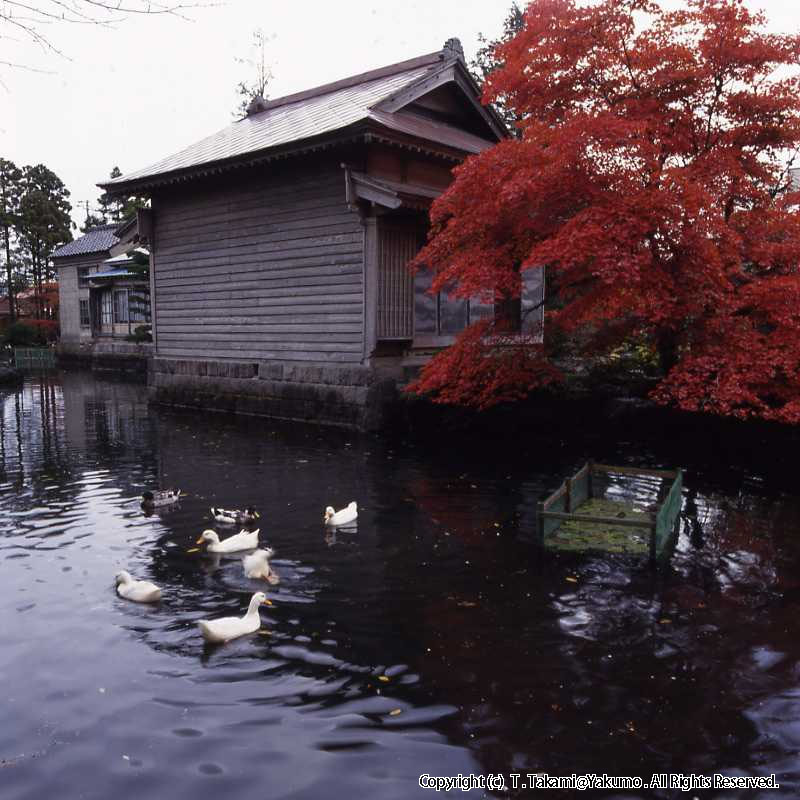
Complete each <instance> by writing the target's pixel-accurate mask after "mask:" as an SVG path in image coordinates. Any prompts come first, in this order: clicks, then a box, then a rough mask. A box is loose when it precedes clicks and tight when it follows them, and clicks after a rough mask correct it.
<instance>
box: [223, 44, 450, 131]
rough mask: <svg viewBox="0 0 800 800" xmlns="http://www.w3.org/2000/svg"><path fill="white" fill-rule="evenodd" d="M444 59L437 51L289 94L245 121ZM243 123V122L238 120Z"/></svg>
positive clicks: (272, 102)
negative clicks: (312, 98)
mask: <svg viewBox="0 0 800 800" xmlns="http://www.w3.org/2000/svg"><path fill="white" fill-rule="evenodd" d="M442 58H443V55H442V51H441V50H436V51H435V52H433V53H427V54H426V55H424V56H417V57H416V58H409V59H407V60H406V61H398V62H397V63H395V64H389V65H387V66H385V67H379V68H378V69H373V70H369V71H368V72H361V73H359V74H358V75H350V76H348V77H346V78H341V79H340V80H338V81H332V82H331V83H323V84H321V85H319V86H314V87H312V88H311V89H304V90H303V91H301V92H295V93H294V94H287V95H284V96H283V97H276V98H275V99H274V100H268V101H267V102H266V103H265V104H264V106H263V107H262V109H261V110H260V111H258V112H257V113H256V114H252V115H251V116H250V117H244V119H252V118H253V117H258V116H259V115H260V114H263V113H265V112H266V111H270V110H272V109H273V108H280V106H287V105H290V104H291V103H297V102H299V101H300V100H308V99H309V98H311V97H317V96H320V95H323V94H330V93H331V92H335V91H338V90H339V89H347V88H348V87H350V86H357V85H358V84H360V83H367V82H368V81H371V80H378V79H379V78H386V77H388V76H389V75H395V74H397V73H399V72H406V71H407V70H411V69H416V68H418V67H425V66H429V65H433V64H436V63H438V62H440V61H441V60H442ZM238 121H239V122H241V121H242V120H238Z"/></svg>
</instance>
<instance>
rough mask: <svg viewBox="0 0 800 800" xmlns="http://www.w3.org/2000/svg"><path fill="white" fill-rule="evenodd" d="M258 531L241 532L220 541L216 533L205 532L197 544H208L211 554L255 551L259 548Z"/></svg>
mask: <svg viewBox="0 0 800 800" xmlns="http://www.w3.org/2000/svg"><path fill="white" fill-rule="evenodd" d="M258 531H259V529H256V530H254V531H244V530H242V531H239V533H237V534H234V535H233V536H229V537H228V538H227V539H223V540H222V541H220V539H219V536H218V535H217V532H216V531H203V533H202V534H201V536H200V538H199V539H198V540H197V544H203V542H208V552H209V553H238V552H239V551H240V550H254V549H255V548H256V547H258Z"/></svg>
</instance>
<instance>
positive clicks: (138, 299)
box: [128, 286, 150, 322]
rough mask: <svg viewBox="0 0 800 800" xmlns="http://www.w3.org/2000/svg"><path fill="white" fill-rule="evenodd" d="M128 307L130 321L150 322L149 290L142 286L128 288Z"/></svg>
mask: <svg viewBox="0 0 800 800" xmlns="http://www.w3.org/2000/svg"><path fill="white" fill-rule="evenodd" d="M128 309H129V313H130V317H131V322H150V292H149V291H148V290H147V289H146V288H145V287H144V286H141V287H135V288H132V289H129V290H128Z"/></svg>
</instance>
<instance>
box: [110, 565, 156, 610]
mask: <svg viewBox="0 0 800 800" xmlns="http://www.w3.org/2000/svg"><path fill="white" fill-rule="evenodd" d="M117 594H118V595H119V596H120V597H124V598H125V599H126V600H133V601H134V603H157V602H158V601H159V600H160V599H161V589H159V588H158V586H156V585H155V584H154V583H150V581H137V580H135V579H134V578H132V577H131V574H130V573H129V572H125V570H122V572H118V573H117Z"/></svg>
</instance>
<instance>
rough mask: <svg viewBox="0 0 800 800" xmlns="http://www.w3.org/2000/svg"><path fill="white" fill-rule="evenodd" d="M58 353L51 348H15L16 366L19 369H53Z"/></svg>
mask: <svg viewBox="0 0 800 800" xmlns="http://www.w3.org/2000/svg"><path fill="white" fill-rule="evenodd" d="M55 365H56V353H55V350H53V348H51V347H15V348H14V366H15V367H17V369H53V367H55Z"/></svg>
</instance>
